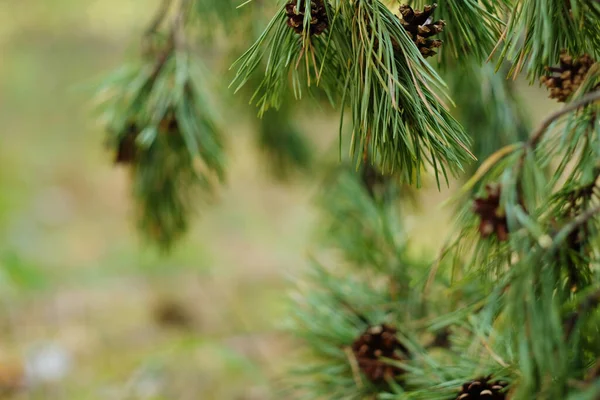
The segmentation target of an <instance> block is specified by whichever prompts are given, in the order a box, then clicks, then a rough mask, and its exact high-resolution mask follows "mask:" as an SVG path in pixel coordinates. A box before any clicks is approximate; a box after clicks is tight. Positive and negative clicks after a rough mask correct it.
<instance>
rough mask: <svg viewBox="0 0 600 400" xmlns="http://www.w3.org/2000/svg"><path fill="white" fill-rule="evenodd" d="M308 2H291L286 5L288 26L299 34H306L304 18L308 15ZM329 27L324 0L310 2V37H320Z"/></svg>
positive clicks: (303, 0) (292, 0) (293, 0)
mask: <svg viewBox="0 0 600 400" xmlns="http://www.w3.org/2000/svg"><path fill="white" fill-rule="evenodd" d="M305 10H306V0H300V3H299V5H298V0H290V1H289V2H288V3H287V4H286V5H285V13H286V15H287V18H288V19H287V24H288V26H289V27H290V28H292V29H293V30H294V32H296V33H297V34H299V35H301V34H302V33H303V32H304V16H305V14H306V12H305ZM328 26H329V20H328V18H327V10H326V8H325V2H324V0H311V2H310V35H320V34H321V33H323V32H324V31H325V29H327V27H328Z"/></svg>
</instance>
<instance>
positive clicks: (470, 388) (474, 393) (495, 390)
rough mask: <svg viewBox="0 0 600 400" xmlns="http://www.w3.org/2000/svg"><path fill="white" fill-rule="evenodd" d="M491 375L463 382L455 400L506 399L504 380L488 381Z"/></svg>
mask: <svg viewBox="0 0 600 400" xmlns="http://www.w3.org/2000/svg"><path fill="white" fill-rule="evenodd" d="M490 379H491V376H487V377H482V378H479V379H475V380H473V381H469V382H466V383H464V384H463V386H462V389H461V391H460V393H459V394H458V396H456V400H478V399H482V400H483V399H485V400H506V392H505V391H504V388H506V386H508V384H507V383H506V382H502V381H495V382H490Z"/></svg>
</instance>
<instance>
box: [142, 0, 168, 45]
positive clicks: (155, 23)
mask: <svg viewBox="0 0 600 400" xmlns="http://www.w3.org/2000/svg"><path fill="white" fill-rule="evenodd" d="M172 2H173V0H162V2H161V3H160V6H159V7H158V9H157V10H156V13H155V14H154V17H153V18H152V20H151V21H150V24H149V25H148V28H147V29H146V32H145V34H144V36H145V37H148V36H150V35H152V34H153V33H155V32H156V31H157V30H158V27H159V26H160V24H162V22H163V21H164V20H165V18H166V16H167V13H168V11H169V8H171V3H172Z"/></svg>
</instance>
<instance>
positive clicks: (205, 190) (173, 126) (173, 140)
mask: <svg viewBox="0 0 600 400" xmlns="http://www.w3.org/2000/svg"><path fill="white" fill-rule="evenodd" d="M170 4H171V3H168V2H165V3H164V6H165V7H166V8H168V6H169V5H170ZM189 6H190V3H189V2H188V1H181V2H180V3H179V8H178V9H177V10H176V12H175V13H174V18H173V19H172V22H171V24H170V26H169V28H168V30H167V31H166V34H163V33H164V30H160V26H161V23H162V22H163V21H162V20H163V19H164V18H165V15H164V12H165V10H164V9H161V13H162V14H161V13H159V14H157V18H155V19H153V21H152V22H151V26H150V28H149V29H148V31H147V33H146V35H147V36H146V37H147V40H146V43H145V45H146V46H145V49H144V52H145V54H144V55H143V56H142V57H141V58H140V59H139V60H137V61H136V62H132V63H131V64H129V65H127V66H125V67H123V68H121V69H120V70H118V71H117V72H116V73H114V74H113V75H111V76H109V77H108V78H107V79H106V81H105V83H103V84H102V86H101V88H100V90H99V99H100V105H99V107H98V108H99V112H100V113H101V118H102V120H103V121H105V123H106V127H107V130H108V138H107V144H108V146H109V147H110V148H111V150H112V151H113V152H114V153H115V162H116V163H118V164H123V165H126V166H127V167H129V168H130V171H131V176H132V190H133V197H134V199H135V201H136V206H137V208H138V209H137V210H136V216H137V219H138V224H139V226H140V230H141V232H142V233H143V234H144V235H145V236H146V237H148V238H149V239H150V240H151V241H152V242H154V243H157V244H158V245H160V246H161V247H163V248H165V249H169V248H170V247H171V246H172V245H173V243H174V242H175V240H176V239H178V238H179V237H180V236H181V235H182V234H183V233H185V231H186V230H187V227H188V224H189V220H190V218H191V217H192V215H193V212H194V211H195V210H196V207H195V206H194V203H196V200H197V197H199V198H206V196H207V195H210V193H211V191H212V187H213V183H214V181H215V180H216V179H221V178H222V177H223V174H224V171H223V164H224V161H223V154H222V138H221V136H220V133H219V130H218V128H217V123H216V122H215V120H214V116H215V112H214V110H212V107H211V106H210V103H209V101H208V99H207V98H206V95H205V94H204V93H203V91H204V90H205V88H204V87H203V86H202V85H201V84H200V83H199V81H198V79H199V76H198V75H197V74H196V72H197V70H198V66H197V65H196V64H195V63H196V61H195V60H194V59H192V57H191V55H190V54H189V52H188V50H189V49H188V48H187V45H186V43H185V36H184V35H185V32H184V26H185V23H186V20H187V12H188V10H189V8H188V7H189Z"/></svg>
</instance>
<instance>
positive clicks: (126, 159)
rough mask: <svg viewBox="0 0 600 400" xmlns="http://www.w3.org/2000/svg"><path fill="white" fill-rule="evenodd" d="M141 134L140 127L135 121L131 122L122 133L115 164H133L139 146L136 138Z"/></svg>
mask: <svg viewBox="0 0 600 400" xmlns="http://www.w3.org/2000/svg"><path fill="white" fill-rule="evenodd" d="M138 134H139V129H138V127H137V125H136V124H135V123H131V124H129V125H128V126H127V128H126V129H125V132H124V133H123V134H122V135H121V139H120V141H119V146H118V148H117V153H116V154H115V164H131V163H133V162H134V161H135V158H136V154H137V147H136V144H135V140H136V138H137V136H138Z"/></svg>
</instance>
